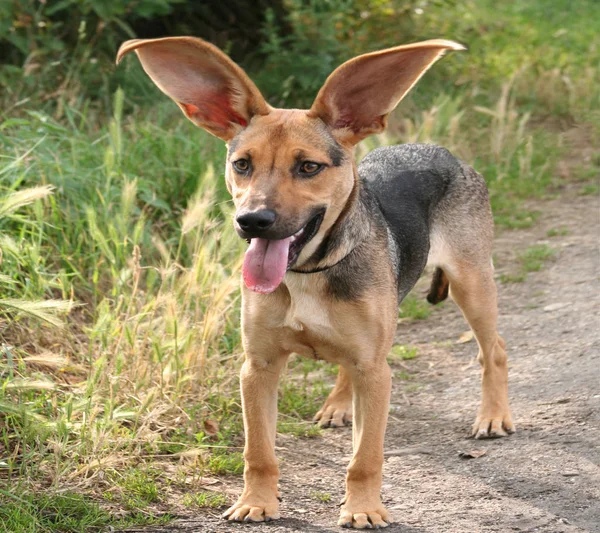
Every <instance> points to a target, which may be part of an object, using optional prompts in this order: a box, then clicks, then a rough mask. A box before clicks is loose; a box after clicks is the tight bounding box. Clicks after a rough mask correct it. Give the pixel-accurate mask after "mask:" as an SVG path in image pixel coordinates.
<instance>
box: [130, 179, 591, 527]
mask: <svg viewBox="0 0 600 533" xmlns="http://www.w3.org/2000/svg"><path fill="white" fill-rule="evenodd" d="M536 207H537V208H538V209H539V210H541V211H543V214H542V216H541V217H540V220H539V222H538V223H536V225H535V226H534V227H533V228H531V229H528V230H520V231H510V232H504V233H502V234H501V235H500V236H499V237H498V239H497V241H496V254H495V257H496V259H495V262H496V267H497V272H498V274H499V275H500V274H502V273H503V272H507V271H509V270H511V269H512V268H514V265H515V262H516V260H515V257H516V254H517V253H518V252H520V251H523V250H525V249H526V248H527V247H529V246H531V245H533V244H539V243H547V244H548V245H549V246H551V247H552V248H553V249H555V250H556V251H557V254H556V258H555V259H554V260H553V261H551V262H549V263H546V265H545V266H544V267H543V268H542V270H541V271H539V272H534V273H530V274H528V276H527V279H526V280H525V281H524V282H522V283H513V284H499V287H500V332H501V334H502V335H503V337H504V338H505V339H506V341H507V344H508V349H509V352H508V353H509V359H510V396H511V404H512V410H513V416H514V419H515V421H516V424H517V430H518V431H517V433H516V434H515V435H513V436H512V437H510V438H508V439H499V440H491V441H474V440H471V439H468V438H467V432H468V429H469V427H470V424H471V422H472V419H473V418H474V416H475V412H476V410H477V406H478V401H479V368H478V365H477V363H476V362H475V360H474V357H475V356H476V353H477V348H476V345H475V342H474V341H470V342H466V343H457V340H458V339H459V338H460V336H461V334H463V333H464V332H465V331H466V330H467V329H468V328H467V326H466V323H465V322H464V320H463V318H462V316H461V314H460V312H459V310H458V308H457V307H456V306H455V305H454V304H453V303H451V302H449V303H446V304H444V306H443V307H442V308H441V309H436V311H435V312H434V313H432V315H431V316H430V317H429V318H428V319H427V320H424V321H413V322H404V323H401V324H400V326H399V328H398V341H399V342H401V343H403V344H408V343H410V344H413V345H415V346H417V347H418V353H419V356H418V357H417V358H416V359H414V360H410V361H406V362H404V363H403V364H402V365H403V366H400V365H399V364H395V365H394V366H393V370H394V372H395V373H396V374H398V373H401V372H403V373H404V376H403V377H404V379H395V380H394V390H393V396H392V412H391V416H390V421H389V424H388V431H387V437H386V450H387V451H388V452H390V451H395V452H396V454H395V455H392V456H389V457H388V458H387V459H386V462H385V468H384V484H383V499H384V503H385V504H386V505H387V506H388V508H389V509H390V510H391V512H392V516H393V518H394V521H395V523H394V524H393V525H392V526H391V527H390V528H388V529H387V530H386V531H390V532H394V531H397V532H403V533H425V532H427V533H434V532H435V533H437V532H440V533H442V532H443V533H476V532H499V533H506V532H511V531H517V532H523V533H524V532H548V533H550V532H551V533H559V532H565V533H566V532H583V531H586V532H600V467H599V465H600V290H599V289H600V283H599V280H600V255H599V240H600V238H599V236H598V229H599V228H600V220H599V217H600V203H599V199H598V197H597V196H577V194H576V192H575V191H574V190H567V191H565V192H564V194H563V195H562V196H561V199H560V200H556V201H552V202H546V203H543V204H539V205H537V206H536ZM559 227H560V228H566V229H567V230H568V233H567V234H566V235H562V236H556V237H552V238H548V237H547V236H546V232H547V231H548V230H549V229H551V228H559ZM417 291H420V292H421V293H424V291H425V288H424V287H418V288H417ZM407 377H408V379H406V378H407ZM277 445H278V455H279V457H280V458H281V460H282V464H281V470H282V477H281V484H280V488H281V492H282V494H283V497H284V500H283V503H282V506H281V514H282V516H283V519H282V520H280V521H278V522H273V523H269V524H261V525H249V524H248V525H247V524H240V525H235V524H230V523H226V522H223V521H222V520H221V519H220V518H219V517H218V512H217V511H216V510H215V511H203V512H198V513H196V514H195V516H194V517H193V518H192V517H190V518H189V519H183V520H181V521H179V522H175V523H173V524H170V525H169V526H162V527H160V528H154V529H152V531H161V532H167V531H168V532H171V531H181V532H192V531H194V532H210V531H216V532H225V531H227V532H234V531H241V530H244V531H249V530H252V531H253V532H260V531H269V532H271V533H275V532H291V531H309V532H317V531H340V529H339V528H338V527H337V526H336V522H337V515H338V507H337V502H339V500H340V499H341V498H342V496H343V487H344V473H345V466H346V464H347V462H348V459H349V457H350V453H351V442H350V429H349V428H346V429H341V430H335V431H334V430H328V431H326V432H325V433H324V436H323V437H322V438H317V439H296V438H293V437H280V438H278V442H277ZM472 450H485V452H486V453H485V455H483V456H481V457H479V458H474V459H461V458H459V452H461V451H472ZM217 488H219V489H221V488H223V487H217ZM240 489H241V479H239V478H234V479H228V480H225V488H224V490H226V491H227V492H229V493H231V499H232V501H233V499H234V495H235V494H237V493H238V491H239V490H240ZM317 492H318V493H323V494H330V495H331V500H330V501H328V502H322V501H320V500H319V497H318V495H317ZM132 531H134V530H132ZM145 531H149V530H145Z"/></svg>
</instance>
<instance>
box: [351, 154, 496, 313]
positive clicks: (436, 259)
mask: <svg viewBox="0 0 600 533" xmlns="http://www.w3.org/2000/svg"><path fill="white" fill-rule="evenodd" d="M358 171H359V174H360V176H361V178H363V179H364V180H365V183H366V185H367V187H368V189H369V190H370V191H371V192H372V193H373V194H374V196H375V197H376V198H377V201H378V203H379V206H380V209H381V211H382V213H383V215H384V217H385V219H386V222H387V223H388V225H389V228H390V230H391V233H392V235H393V237H394V240H395V245H396V253H397V256H398V262H397V265H398V291H399V296H400V300H402V298H404V296H406V294H407V293H408V292H409V291H410V290H411V289H412V287H413V286H414V284H415V283H416V282H417V280H418V279H419V276H420V275H421V273H422V272H423V269H424V268H425V265H426V264H427V262H428V259H429V262H430V263H434V264H436V265H446V268H449V265H448V263H449V262H451V261H448V257H447V255H448V253H447V249H448V244H450V243H452V244H455V245H458V247H459V249H460V248H465V255H468V246H469V245H470V243H471V242H473V244H475V245H476V246H480V242H481V239H480V238H475V236H474V235H473V233H474V232H480V233H482V234H485V236H486V237H489V234H490V232H492V231H493V230H492V220H491V214H490V207H489V198H488V193H487V188H486V185H485V181H484V180H483V178H482V177H481V176H480V175H479V174H477V172H475V171H474V170H473V169H472V168H471V167H469V166H468V165H466V164H465V163H463V162H462V161H460V160H459V159H457V158H456V157H454V156H453V155H452V154H451V153H450V152H449V151H448V150H446V149H445V148H442V147H440V146H436V145H430V144H403V145H397V146H387V147H382V148H377V149H375V150H373V151H372V152H370V153H369V154H367V156H366V157H365V158H364V159H363V160H362V161H361V162H360V164H359V166H358ZM465 235H466V236H467V238H465ZM469 235H473V239H469V238H468V236H469ZM457 241H459V242H457ZM455 249H456V247H455ZM455 255H456V254H455ZM442 275H443V273H442V272H441V270H440V269H438V271H437V272H436V275H435V277H434V285H435V284H436V283H437V284H439V283H441V284H442V285H443V284H444V281H443V279H441V278H442ZM434 288H435V287H434V286H432V289H434ZM436 290H441V293H442V294H443V293H444V288H443V287H441V288H440V287H437V288H436ZM446 293H447V291H446ZM444 297H445V294H444V295H443V296H441V297H438V298H436V297H435V296H432V295H430V301H432V303H437V301H440V300H442V299H443V298H444Z"/></svg>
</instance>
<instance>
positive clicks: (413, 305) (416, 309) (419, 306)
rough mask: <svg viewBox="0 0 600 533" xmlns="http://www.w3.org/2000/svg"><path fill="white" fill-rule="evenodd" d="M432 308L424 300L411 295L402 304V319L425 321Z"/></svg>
mask: <svg viewBox="0 0 600 533" xmlns="http://www.w3.org/2000/svg"><path fill="white" fill-rule="evenodd" d="M431 311H432V308H431V306H430V305H429V304H428V303H427V301H426V300H425V299H424V298H419V297H417V296H415V295H414V294H412V293H411V294H409V295H408V296H407V297H406V298H404V300H403V301H402V304H400V313H399V316H400V318H409V319H413V320H425V319H426V318H427V317H428V316H429V315H430V314H431Z"/></svg>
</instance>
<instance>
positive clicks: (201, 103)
mask: <svg viewBox="0 0 600 533" xmlns="http://www.w3.org/2000/svg"><path fill="white" fill-rule="evenodd" d="M459 49H462V46H461V45H458V44H456V43H453V42H451V41H442V40H435V41H426V42H423V43H415V44H412V45H407V46H400V47H396V48H390V49H388V50H383V51H381V52H374V53H371V54H366V55H363V56H359V57H356V58H354V59H352V60H350V61H347V62H346V63H344V64H343V65H341V66H340V67H338V68H337V69H336V70H335V71H334V72H333V73H332V74H331V76H330V77H329V78H328V79H327V81H326V82H325V84H324V86H323V87H322V89H321V90H320V92H319V94H318V95H317V98H316V99H315V102H314V104H313V106H312V107H311V109H310V110H296V109H294V110H285V109H273V108H272V107H270V106H269V105H268V104H267V103H266V102H265V100H264V98H263V97H262V95H261V94H260V92H259V90H258V89H257V88H256V86H255V85H254V83H252V81H251V80H250V79H249V78H248V76H247V75H246V74H245V73H244V72H243V71H242V70H241V69H240V68H239V67H238V66H237V65H236V64H235V63H233V62H232V61H231V59H229V58H228V57H227V56H226V55H225V54H223V53H222V52H221V51H220V50H218V49H217V48H215V47H214V46H213V45H211V44H209V43H206V42H205V41H202V40H200V39H196V38H192V37H173V38H165V39H148V40H145V39H138V40H133V41H127V42H126V43H124V44H123V45H122V46H121V48H120V50H119V53H118V56H117V61H119V60H120V59H121V58H122V57H123V56H124V55H125V54H127V53H128V52H130V51H132V50H135V52H136V53H137V55H138V57H139V59H140V61H141V63H142V65H143V67H144V70H145V71H146V72H147V73H148V75H149V76H150V78H151V79H152V80H153V81H154V82H155V83H156V85H157V86H158V87H159V88H160V89H161V90H162V91H163V92H164V93H165V94H167V95H168V96H169V97H171V98H172V99H173V100H174V101H175V102H176V103H177V105H179V107H180V108H181V109H182V111H183V112H184V113H185V115H186V116H187V117H188V118H189V119H190V120H192V122H194V123H195V124H197V125H199V126H201V127H202V128H204V129H206V130H207V131H209V132H210V133H212V134H213V135H216V136H217V137H220V138H221V139H223V140H224V141H226V142H227V145H228V154H227V168H226V173H225V175H226V180H227V186H228V189H229V191H230V192H231V194H232V196H233V201H234V203H235V206H236V213H235V221H234V224H235V227H236V230H237V232H238V234H239V235H240V237H242V238H244V239H247V240H248V241H249V243H250V245H249V247H248V250H247V252H246V255H245V258H244V266H243V275H244V281H245V283H246V285H247V286H248V287H249V288H250V289H252V290H254V291H256V292H263V293H269V292H273V291H274V290H275V289H276V288H277V287H278V286H279V284H280V283H281V282H282V280H283V278H284V276H285V273H286V271H287V270H288V269H290V268H292V267H293V266H295V265H301V264H302V263H304V262H306V261H307V260H309V259H310V257H311V255H312V254H313V253H314V252H315V251H316V250H317V248H318V246H319V244H320V243H321V242H322V241H323V238H324V237H325V235H326V234H327V232H328V231H329V230H330V229H331V227H332V226H333V225H334V224H335V223H336V221H337V220H338V219H339V217H340V215H341V214H342V213H343V212H344V210H345V209H347V208H348V207H349V203H350V202H352V201H355V200H356V197H357V195H356V194H353V192H354V191H356V187H357V177H356V171H355V166H354V161H353V148H354V145H355V144H356V143H357V142H358V141H360V140H361V139H363V138H365V137H366V136H368V135H370V134H372V133H378V132H381V131H382V130H383V129H384V128H385V124H386V119H387V115H388V114H389V113H390V112H391V111H392V110H393V109H394V108H395V107H396V105H397V104H398V102H399V101H400V100H401V99H402V98H403V96H404V95H405V94H406V93H407V92H408V91H409V90H410V88H411V87H412V86H413V85H414V84H415V83H416V82H417V81H418V79H419V78H420V77H421V76H422V75H423V73H424V72H425V71H426V70H427V69H428V68H429V66H431V65H432V64H433V63H434V62H435V61H436V60H437V59H439V58H440V57H441V56H442V55H443V54H444V52H445V51H447V50H459Z"/></svg>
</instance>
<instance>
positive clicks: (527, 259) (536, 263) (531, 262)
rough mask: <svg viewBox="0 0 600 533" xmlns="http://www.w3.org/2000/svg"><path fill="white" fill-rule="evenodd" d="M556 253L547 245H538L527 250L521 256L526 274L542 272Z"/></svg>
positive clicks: (520, 259)
mask: <svg viewBox="0 0 600 533" xmlns="http://www.w3.org/2000/svg"><path fill="white" fill-rule="evenodd" d="M555 254H556V251H555V250H553V249H552V248H550V247H549V246H548V245H547V244H537V245H534V246H531V247H529V248H527V249H526V250H525V251H524V252H522V253H520V254H519V261H520V262H521V265H522V267H523V271H524V272H537V271H538V270H541V268H542V266H543V264H544V263H545V262H546V261H548V259H551V258H552V257H554V255H555Z"/></svg>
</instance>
